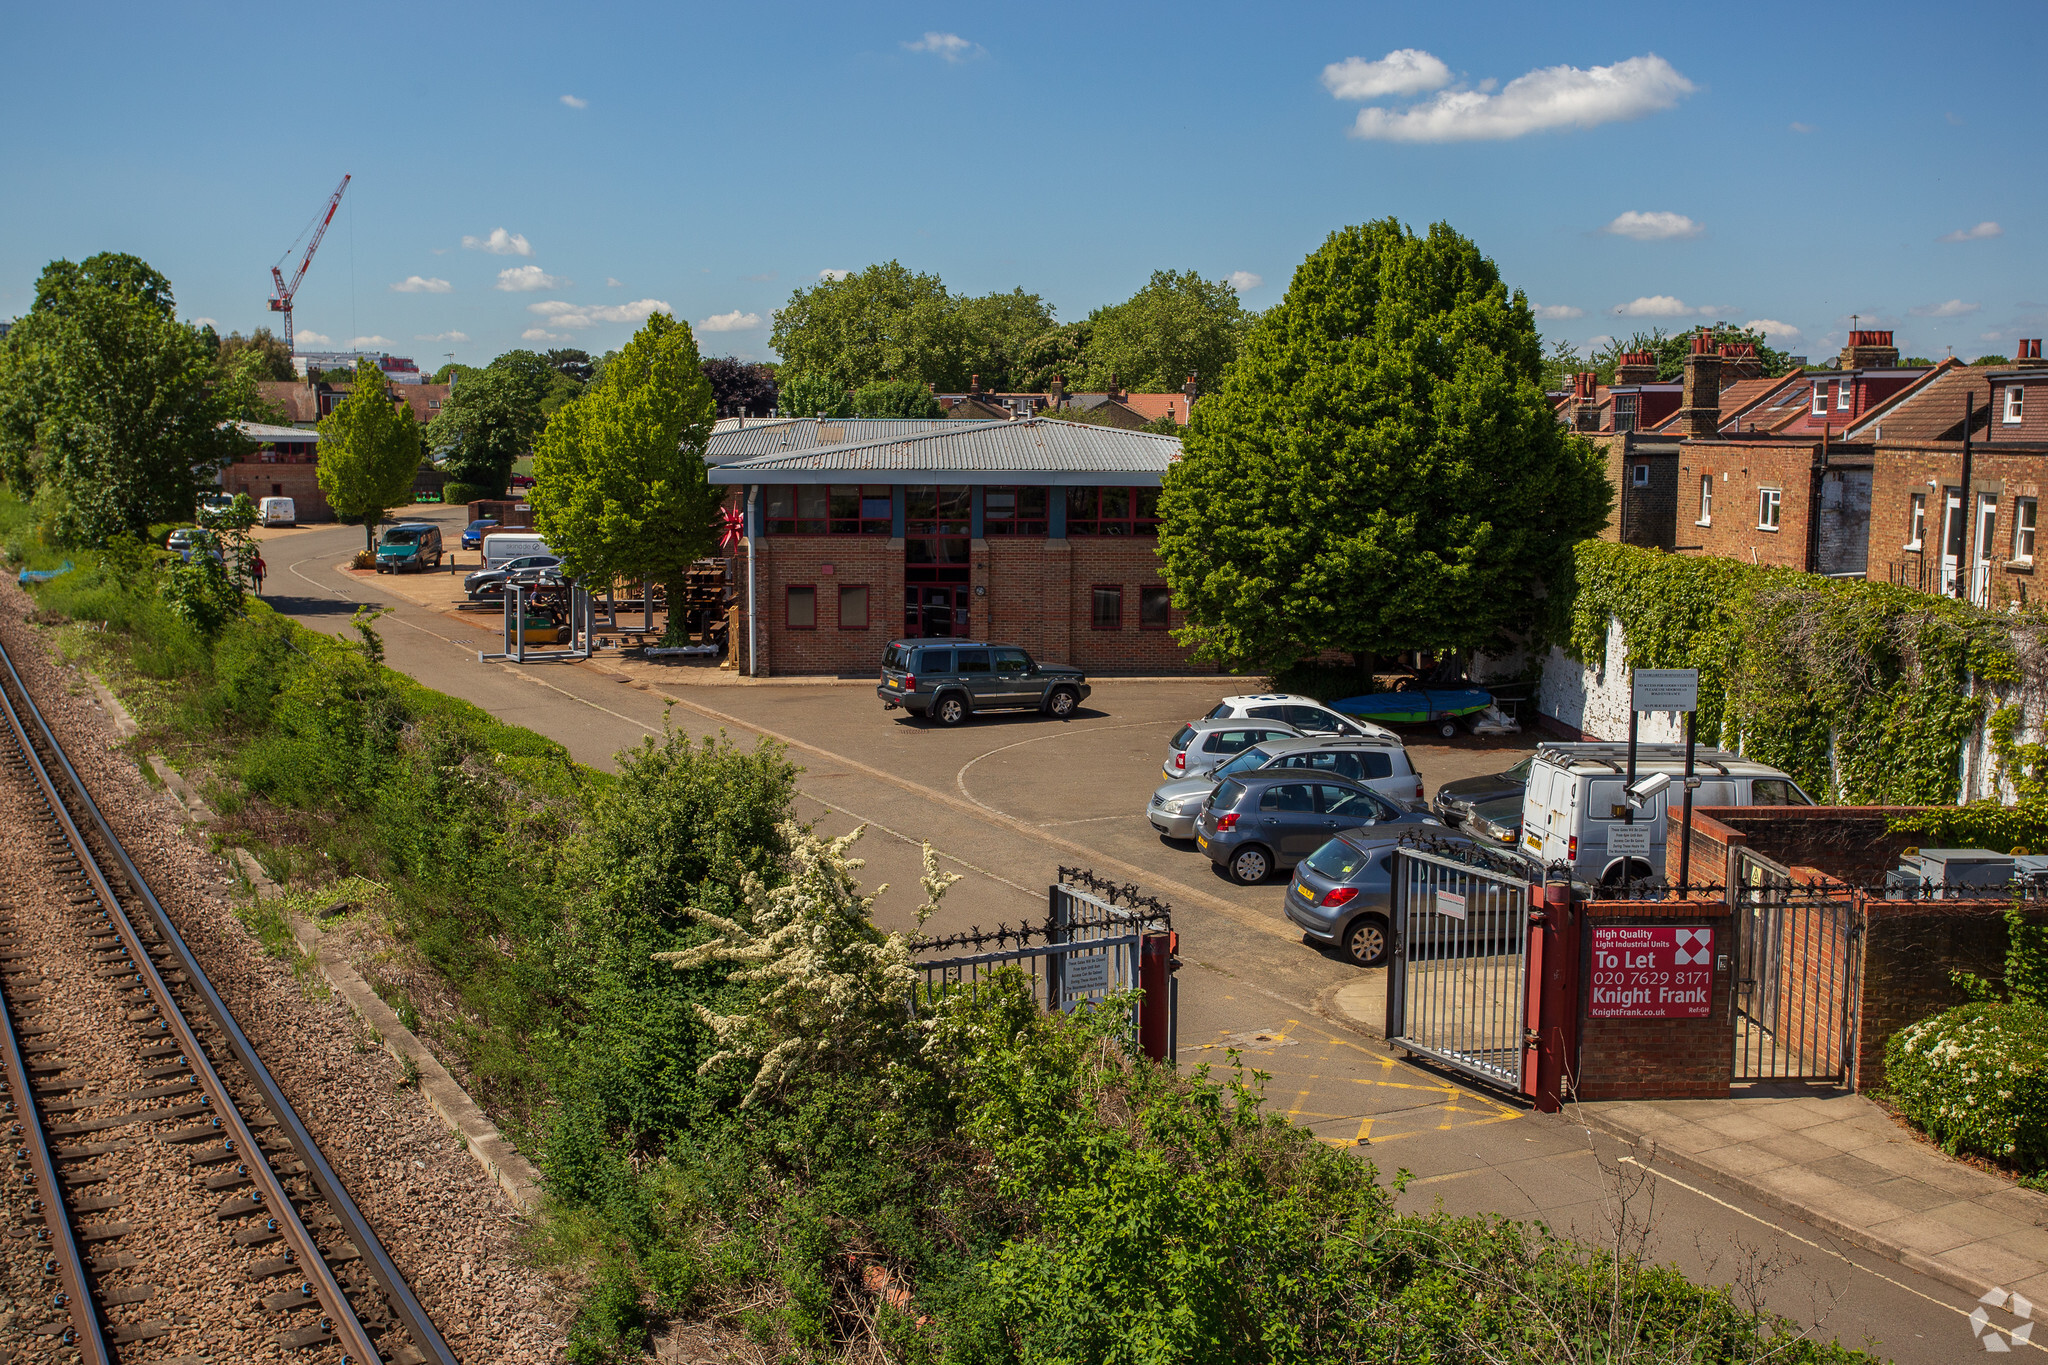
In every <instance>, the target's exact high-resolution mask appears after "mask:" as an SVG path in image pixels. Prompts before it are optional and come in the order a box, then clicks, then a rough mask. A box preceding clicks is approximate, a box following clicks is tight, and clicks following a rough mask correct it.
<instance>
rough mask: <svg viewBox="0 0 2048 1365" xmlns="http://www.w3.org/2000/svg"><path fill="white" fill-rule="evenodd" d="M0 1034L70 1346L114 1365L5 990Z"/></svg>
mask: <svg viewBox="0 0 2048 1365" xmlns="http://www.w3.org/2000/svg"><path fill="white" fill-rule="evenodd" d="M0 1034H5V1035H6V1039H7V1084H8V1086H9V1087H10V1088H12V1090H13V1091H14V1094H15V1096H16V1103H15V1104H13V1105H11V1106H9V1107H10V1108H12V1109H14V1110H15V1112H16V1113H17V1115H18V1116H19V1117H18V1123H19V1125H20V1126H21V1127H22V1129H23V1133H22V1136H23V1139H24V1140H23V1142H22V1146H24V1147H26V1148H27V1149H28V1156H29V1164H30V1165H32V1166H34V1167H35V1175H36V1178H37V1180H39V1181H40V1182H41V1184H42V1187H43V1201H44V1202H43V1227H44V1228H46V1229H47V1230H48V1231H49V1233H50V1251H51V1252H52V1253H54V1255H55V1258H56V1261H57V1275H58V1278H59V1279H60V1280H61V1281H62V1282H63V1285H64V1291H65V1293H66V1294H68V1295H69V1302H68V1303H67V1304H66V1307H67V1309H68V1310H69V1312H70V1315H71V1331H72V1334H73V1335H74V1336H75V1337H76V1338H77V1339H76V1340H75V1341H69V1342H66V1343H65V1344H66V1345H68V1346H76V1347H78V1351H79V1354H80V1355H81V1356H82V1357H84V1359H85V1360H87V1361H89V1362H91V1363H92V1365H112V1362H113V1359H114V1357H113V1355H112V1353H111V1352H110V1351H108V1349H107V1338H106V1333H105V1331H104V1330H103V1329H102V1327H101V1325H100V1315H99V1314H98V1313H97V1312H95V1311H94V1310H93V1304H92V1287H91V1286H90V1285H88V1284H87V1283H86V1279H85V1258H84V1257H83V1256H81V1255H80V1254H79V1251H78V1236H77V1234H76V1233H74V1232H73V1231H72V1230H71V1210H70V1208H69V1207H68V1206H67V1205H66V1204H65V1202H64V1182H63V1181H61V1180H59V1179H58V1178H57V1160H56V1158H55V1157H54V1156H52V1155H51V1152H50V1141H49V1137H48V1135H47V1134H46V1133H45V1132H44V1131H43V1115H42V1111H41V1110H40V1109H38V1108H37V1107H36V1097H35V1092H34V1091H33V1090H31V1089H30V1088H29V1079H28V1058H27V1057H25V1056H23V1055H22V1051H21V1040H20V1038H18V1037H17V1036H16V1035H15V1032H14V1015H13V1013H12V1011H11V1010H10V1009H9V1007H8V1004H7V995H6V993H5V992H4V991H0Z"/></svg>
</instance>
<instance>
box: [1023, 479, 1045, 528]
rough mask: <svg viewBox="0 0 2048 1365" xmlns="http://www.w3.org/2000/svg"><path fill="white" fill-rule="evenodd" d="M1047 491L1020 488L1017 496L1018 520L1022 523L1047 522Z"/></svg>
mask: <svg viewBox="0 0 2048 1365" xmlns="http://www.w3.org/2000/svg"><path fill="white" fill-rule="evenodd" d="M1046 491H1047V490H1046V489H1044V488H1043V487H1040V488H1019V489H1017V490H1016V494H1017V518H1018V520H1020V521H1044V520H1045V495H1046Z"/></svg>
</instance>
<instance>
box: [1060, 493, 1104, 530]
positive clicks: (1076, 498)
mask: <svg viewBox="0 0 2048 1365" xmlns="http://www.w3.org/2000/svg"><path fill="white" fill-rule="evenodd" d="M1097 491H1098V490H1096V489H1093V488H1069V489H1068V490H1067V534H1068V535H1085V536H1092V535H1094V534H1095V498H1096V493H1097Z"/></svg>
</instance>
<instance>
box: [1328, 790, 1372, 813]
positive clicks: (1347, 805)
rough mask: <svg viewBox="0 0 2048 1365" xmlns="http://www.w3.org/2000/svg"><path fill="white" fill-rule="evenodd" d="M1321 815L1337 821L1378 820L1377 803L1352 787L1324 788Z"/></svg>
mask: <svg viewBox="0 0 2048 1365" xmlns="http://www.w3.org/2000/svg"><path fill="white" fill-rule="evenodd" d="M1321 790H1322V795H1323V814H1325V815H1334V816H1337V817H1338V818H1339V819H1350V820H1377V819H1379V818H1380V806H1379V803H1378V802H1377V801H1375V800H1373V799H1372V798H1371V797H1370V796H1367V795H1366V794H1365V793H1364V792H1362V791H1359V790H1357V789H1356V788H1353V787H1336V786H1325V787H1323V788H1322V789H1321Z"/></svg>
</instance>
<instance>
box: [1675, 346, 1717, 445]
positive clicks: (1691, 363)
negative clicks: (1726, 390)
mask: <svg viewBox="0 0 2048 1365" xmlns="http://www.w3.org/2000/svg"><path fill="white" fill-rule="evenodd" d="M1684 398H1685V405H1684V406H1683V407H1682V408H1680V409H1679V418H1680V422H1681V425H1682V426H1683V427H1684V429H1685V434H1686V435H1688V436H1713V435H1715V434H1717V433H1718V432H1719V431H1720V430H1721V352H1720V351H1719V350H1718V349H1716V348H1715V347H1714V345H1713V344H1712V342H1711V340H1710V339H1709V338H1708V337H1707V335H1706V334H1705V333H1704V332H1702V333H1700V334H1699V335H1698V336H1695V337H1694V338H1693V344H1692V354H1690V355H1688V356H1687V357H1686V358H1685V390H1684Z"/></svg>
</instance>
